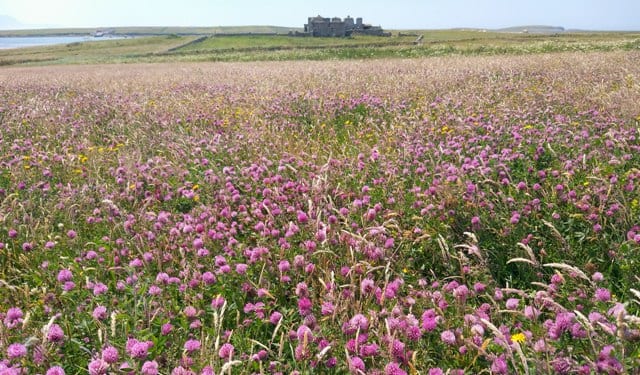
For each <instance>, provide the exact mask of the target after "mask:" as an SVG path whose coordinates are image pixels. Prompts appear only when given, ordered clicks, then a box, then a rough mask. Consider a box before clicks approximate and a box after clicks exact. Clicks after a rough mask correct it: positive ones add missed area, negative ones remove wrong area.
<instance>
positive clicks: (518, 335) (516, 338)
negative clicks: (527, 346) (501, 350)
mask: <svg viewBox="0 0 640 375" xmlns="http://www.w3.org/2000/svg"><path fill="white" fill-rule="evenodd" d="M526 339H527V337H526V336H525V335H524V333H522V332H518V333H516V334H515V335H511V341H514V342H517V343H522V342H525V340H526Z"/></svg>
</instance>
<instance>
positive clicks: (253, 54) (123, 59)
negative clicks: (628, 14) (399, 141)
mask: <svg viewBox="0 0 640 375" xmlns="http://www.w3.org/2000/svg"><path fill="white" fill-rule="evenodd" d="M246 30H251V31H250V32H254V33H256V34H255V35H229V33H237V32H240V33H242V32H246ZM73 31H74V30H73V29H70V30H49V34H45V35H78V34H77V33H78V32H79V31H83V32H84V34H82V35H87V34H88V32H89V30H75V33H72V32H73ZM270 31H271V32H274V31H277V32H282V30H280V29H273V28H259V27H250V28H244V29H243V28H239V29H238V28H223V29H217V28H207V29H193V28H192V29H180V28H166V29H165V28H156V29H152V28H129V29H118V33H117V35H120V36H123V35H129V36H136V37H135V38H128V39H118V40H103V41H98V42H83V43H70V44H66V45H56V46H49V47H34V48H20V49H11V50H0V66H7V65H61V64H103V63H128V64H131V63H158V62H239V61H298V60H311V61H323V60H352V59H359V60H365V59H366V60H370V59H381V58H394V59H402V58H423V57H440V56H497V55H529V54H540V53H554V52H609V51H638V50H639V49H640V33H638V32H566V33H561V34H533V33H532V34H525V33H512V32H491V31H487V32H482V31H479V30H455V29H454V30H405V31H394V32H393V36H391V37H375V36H366V35H356V36H354V37H350V38H304V37H291V36H287V35H264V34H262V35H260V33H265V32H270ZM15 33H16V32H15V31H12V32H8V31H5V32H2V31H0V37H2V36H3V35H4V36H9V35H14V34H15ZM24 33H26V34H25V35H39V34H34V33H35V32H34V31H25V32H24ZM216 33H217V34H216ZM18 35H21V34H18ZM418 36H421V37H422V39H421V40H420V41H419V42H417V43H416V41H417V39H418Z"/></svg>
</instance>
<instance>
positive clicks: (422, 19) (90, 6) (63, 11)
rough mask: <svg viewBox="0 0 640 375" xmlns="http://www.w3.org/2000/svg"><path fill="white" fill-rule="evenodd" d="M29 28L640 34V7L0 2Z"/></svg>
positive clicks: (513, 1)
mask: <svg viewBox="0 0 640 375" xmlns="http://www.w3.org/2000/svg"><path fill="white" fill-rule="evenodd" d="M3 14H4V15H8V16H11V17H14V18H16V19H17V20H19V21H20V22H21V23H23V24H26V25H38V26H43V25H46V26H60V27H104V26H232V25H275V26H293V27H302V24H303V23H304V22H305V20H306V18H307V17H308V16H313V15H318V14H321V15H323V16H325V17H334V16H339V17H345V16H347V15H351V16H353V17H364V21H365V22H366V23H372V24H375V25H381V26H383V27H385V28H391V29H401V28H423V29H430V28H432V29H437V28H453V27H479V28H500V27H508V26H518V25H550V26H564V27H565V28H579V29H600V30H640V0H395V1H382V0H352V1H350V0H318V1H301V0H271V1H269V0H235V1H231V0H0V15H3Z"/></svg>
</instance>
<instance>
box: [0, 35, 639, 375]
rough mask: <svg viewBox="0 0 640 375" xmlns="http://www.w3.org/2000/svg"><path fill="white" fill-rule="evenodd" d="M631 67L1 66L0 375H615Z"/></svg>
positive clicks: (630, 247) (625, 347)
mask: <svg viewBox="0 0 640 375" xmlns="http://www.w3.org/2000/svg"><path fill="white" fill-rule="evenodd" d="M164 40H173V39H166V38H165V39H164ZM118 43H125V42H121V41H120V42H118ZM126 43H129V41H126ZM132 43H133V42H132ZM207 43H213V42H207ZM191 48H194V46H192V47H191ZM207 48H213V47H212V45H211V44H208V47H207ZM541 52H544V51H541ZM637 61H640V52H638V51H637V50H633V49H619V50H615V51H608V52H588V53H585V52H563V53H538V54H522V55H501V56H467V57H461V56H452V57H451V56H449V57H447V56H445V57H432V58H427V59H399V58H396V59H373V60H348V61H339V60H332V61H309V60H307V61H288V62H277V61H257V62H248V63H242V62H216V63H190V64H184V63H156V64H144V63H140V64H128V65H117V64H112V65H60V66H44V67H3V68H2V69H0V125H1V129H2V130H1V131H0V166H1V168H0V373H2V374H23V373H34V374H47V375H56V374H58V375H59V374H65V373H66V374H76V373H89V374H92V375H95V374H107V373H108V374H134V373H140V374H147V375H153V374H175V375H178V374H221V373H223V374H227V373H229V374H245V373H272V374H283V373H287V374H328V373H335V374H344V373H352V374H429V375H437V374H483V373H484V374H514V373H518V374H532V375H533V374H551V373H554V374H575V373H578V374H628V373H633V371H635V370H634V369H637V368H639V367H640V317H639V316H638V314H639V313H640V309H639V307H640V292H639V290H640V279H639V278H638V275H640V258H639V256H638V252H639V251H640V204H639V199H640V169H639V167H638V166H640V107H639V106H638V103H640V65H638V64H637Z"/></svg>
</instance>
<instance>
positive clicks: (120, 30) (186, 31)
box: [0, 26, 301, 37]
mask: <svg viewBox="0 0 640 375" xmlns="http://www.w3.org/2000/svg"><path fill="white" fill-rule="evenodd" d="M98 29H99V28H73V29H35V30H0V37H9V36H12V37H20V36H60V35H77V36H83V35H90V34H93V33H95V32H96V30H98ZM106 29H109V30H112V31H113V34H114V35H118V36H141V35H142V36H150V35H171V34H174V35H211V34H229V33H269V34H274V33H277V34H287V33H289V31H296V30H298V31H301V29H296V28H293V27H281V26H217V27H174V26H168V27H109V28H106Z"/></svg>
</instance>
